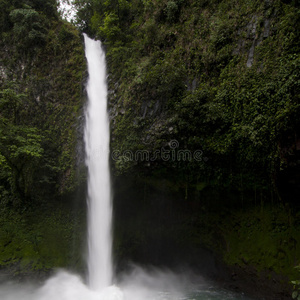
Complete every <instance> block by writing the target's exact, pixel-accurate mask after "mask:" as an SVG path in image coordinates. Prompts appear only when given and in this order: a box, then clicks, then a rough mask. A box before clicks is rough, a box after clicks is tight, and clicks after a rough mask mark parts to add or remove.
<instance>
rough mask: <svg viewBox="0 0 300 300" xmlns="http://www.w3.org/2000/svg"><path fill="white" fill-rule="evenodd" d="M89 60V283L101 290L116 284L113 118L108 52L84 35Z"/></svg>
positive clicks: (87, 135)
mask: <svg viewBox="0 0 300 300" xmlns="http://www.w3.org/2000/svg"><path fill="white" fill-rule="evenodd" d="M84 41H85V55H86V58H87V63H88V72H89V79H88V83H87V94H88V105H87V110H86V126H85V145H86V164H87V167H88V174H89V176H88V247H89V248H88V250H89V252H88V253H89V256H88V272H89V278H88V280H89V286H90V288H91V289H93V290H101V289H103V288H104V287H107V286H110V285H111V284H112V258H111V245H112V238H111V222H112V208H111V193H110V172H109V120H108V116H107V86H106V67H105V54H104V52H103V50H102V49H101V45H100V42H99V41H94V40H92V39H90V38H89V37H88V36H87V35H84Z"/></svg>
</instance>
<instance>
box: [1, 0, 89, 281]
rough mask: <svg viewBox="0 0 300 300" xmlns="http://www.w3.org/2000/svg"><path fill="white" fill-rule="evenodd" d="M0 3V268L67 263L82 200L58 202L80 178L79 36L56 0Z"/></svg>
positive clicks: (75, 244) (29, 269)
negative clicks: (76, 205)
mask: <svg viewBox="0 0 300 300" xmlns="http://www.w3.org/2000/svg"><path fill="white" fill-rule="evenodd" d="M0 8H1V9H0V10H1V12H0V35H1V42H0V49H1V53H2V54H1V61H0V74H1V76H0V85H1V90H0V224H1V225H0V245H1V246H0V268H1V269H2V268H5V269H6V270H8V273H9V274H11V275H24V274H27V273H28V274H33V272H34V271H36V272H37V273H38V272H47V271H49V270H51V269H53V268H56V267H64V266H67V265H70V264H71V262H72V263H73V265H74V266H75V265H78V264H79V261H80V250H81V241H80V236H82V235H83V230H84V228H85V226H84V219H83V218H82V217H81V218H79V217H78V216H76V214H77V213H78V214H80V212H82V207H79V208H78V212H77V213H74V212H73V211H72V210H71V209H70V208H69V207H66V206H63V205H64V203H65V202H67V199H68V198H70V195H71V193H73V196H74V195H75V194H76V189H78V187H79V185H80V184H82V183H83V182H84V181H85V168H84V166H83V163H82V160H83V155H82V154H80V151H81V148H80V147H82V145H81V144H82V137H81V131H80V128H81V126H82V121H80V120H81V119H80V117H81V116H82V107H83V95H82V82H83V76H84V72H85V59H84V51H83V47H82V39H81V35H80V33H79V31H78V30H77V29H76V28H75V27H74V26H72V25H71V24H69V23H67V22H66V21H63V20H62V19H61V18H60V16H59V14H58V12H57V2H56V0H46V1H45V0H23V1H20V0H18V1H14V0H13V1H6V0H1V1H0ZM78 141H79V142H80V143H78ZM48 211H50V212H48ZM73 218H74V219H73ZM79 224H81V229H79V228H78V227H79ZM74 232H78V236H76V237H75V236H73V234H74ZM73 248H78V251H77V252H76V251H75V252H76V254H75V252H74V251H73V250H72V249H73Z"/></svg>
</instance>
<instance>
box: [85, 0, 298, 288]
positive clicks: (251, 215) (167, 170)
mask: <svg viewBox="0 0 300 300" xmlns="http://www.w3.org/2000/svg"><path fill="white" fill-rule="evenodd" d="M171 2H172V4H171ZM132 3H133V2H132ZM127 4H128V5H127V6H126V5H125V4H124V6H123V7H121V8H120V10H119V11H118V12H116V11H114V9H113V7H111V6H103V7H101V10H100V9H98V8H97V7H93V5H91V6H89V9H91V10H92V11H93V12H94V15H93V18H92V20H91V21H90V23H88V25H87V26H88V27H89V30H91V31H92V32H93V33H94V34H95V35H97V36H98V37H99V38H101V39H102V40H103V41H104V43H105V44H106V49H107V60H108V71H109V77H108V78H109V87H110V94H109V104H110V107H109V110H110V117H111V131H112V140H111V149H112V153H113V154H115V155H113V156H112V168H113V172H114V180H115V197H114V198H115V199H114V200H115V204H116V206H115V207H116V215H117V218H116V219H117V220H119V221H116V236H117V238H116V248H117V250H118V255H120V260H121V261H122V257H125V258H128V257H129V258H130V257H134V258H135V259H136V260H138V261H143V262H145V261H147V260H150V259H152V260H153V261H155V263H156V262H158V261H159V254H160V253H161V254H162V256H163V257H164V258H166V260H168V259H169V260H170V261H169V262H170V264H172V263H173V262H174V261H176V260H179V259H178V258H179V257H184V256H185V255H184V254H183V253H184V246H185V245H187V244H189V242H190V243H191V244H189V245H192V246H188V247H189V249H202V248H205V247H206V248H209V249H210V250H211V251H213V252H214V253H217V256H218V257H219V258H220V257H221V259H222V260H223V261H224V262H226V264H229V265H237V266H238V267H237V268H241V269H242V271H241V272H243V271H245V272H246V273H247V268H248V267H249V266H250V268H252V267H253V268H254V269H255V271H254V272H255V276H256V279H255V280H259V279H258V278H259V275H258V274H260V272H261V270H267V271H266V272H267V275H266V277H268V276H270V277H272V276H273V275H272V270H273V271H275V270H276V271H275V272H276V273H280V274H281V275H282V274H283V277H284V276H288V277H289V278H294V277H295V278H296V277H297V274H296V273H295V270H294V264H295V262H293V260H292V259H289V258H288V257H292V256H293V255H296V256H297V257H299V255H298V254H296V248H297V247H298V246H295V244H297V245H298V243H299V235H298V234H295V232H296V231H297V228H298V223H297V221H296V219H297V213H295V212H296V211H298V206H297V204H296V205H295V203H296V202H295V200H294V199H296V197H291V194H292V192H290V193H286V191H287V190H289V189H290V190H291V191H292V190H293V191H295V185H294V184H293V180H294V179H295V178H298V176H297V175H296V173H297V172H298V167H296V166H298V165H299V162H296V161H298V159H297V157H298V156H297V150H296V147H295V145H296V144H295V140H297V137H298V136H299V117H298V116H299V113H300V111H299V104H298V96H297V95H298V94H299V71H297V70H298V69H299V58H298V52H299V40H300V39H299V32H298V31H297V30H296V29H295V28H296V27H297V22H299V6H298V4H297V3H296V2H293V1H280V0H274V1H273V0H271V1H260V2H259V3H258V2H257V1H234V2H228V1H180V0H178V1H177V0H174V1H167V0H163V1H159V2H156V3H150V2H147V3H146V2H143V3H139V4H137V3H136V2H134V4H132V5H131V4H130V3H129V2H127ZM135 4H136V5H135ZM171 6H172V7H173V8H174V10H171V8H170V7H171ZM175 8H176V9H175ZM104 12H105V13H104ZM89 13H90V11H89ZM109 15H110V16H112V15H113V16H115V17H116V19H114V20H112V19H109V18H108V17H107V16H109ZM116 20H117V21H116ZM109 22H110V23H109ZM108 23H109V24H110V25H112V26H113V27H110V28H108V27H107V26H106V24H108ZM112 28H113V29H112ZM188 153H192V154H195V153H196V154H197V155H196V156H192V157H191V158H189V157H188ZM198 154H199V155H198ZM195 158H197V159H195ZM287 174H289V176H288V175H287ZM129 178H130V180H129ZM283 178H285V180H283ZM133 183H134V184H133ZM294 183H295V181H294ZM289 187H290V188H289ZM281 205H283V207H284V209H283V211H284V213H283V215H281V213H280V207H281ZM150 207H151V209H150ZM291 207H292V209H291V210H290V213H289V208H291ZM137 208H138V209H137ZM135 209H137V210H138V211H139V212H140V213H141V214H142V216H141V217H137V219H138V221H136V222H137V223H134V219H135V218H131V217H130V216H132V215H133V211H134V210H135ZM144 210H145V213H144ZM194 213H195V215H194ZM122 214H124V215H126V216H127V218H126V217H124V218H125V219H122ZM147 214H149V215H151V216H152V219H154V216H155V218H157V219H155V222H151V220H150V217H149V219H148V218H147ZM288 216H290V217H291V220H293V221H292V223H291V224H292V225H291V227H290V225H288V224H289V217H288ZM279 220H282V224H281V225H280V222H279ZM118 222H120V223H118ZM133 223H134V224H133ZM179 224H180V225H179ZM266 224H268V225H266ZM283 224H285V225H283ZM151 226H153V228H151ZM177 226H178V227H177ZM129 228H131V229H132V228H138V229H137V230H136V231H134V232H133V231H130V230H129ZM183 228H184V229H183ZM221 228H225V229H224V230H223V229H221ZM288 228H289V229H288ZM291 228H293V229H291ZM127 229H128V230H127ZM172 230H173V231H172ZM177 230H178V232H182V233H183V236H184V238H186V239H185V241H186V242H187V243H186V244H185V243H184V242H183V240H181V238H178V239H176V234H175V233H174V232H176V231H177ZM181 230H182V231H181ZM294 230H296V231H294ZM292 232H293V233H292ZM118 234H119V235H118ZM286 235H289V241H287V240H286V239H285V238H284V236H286ZM118 237H119V239H118ZM180 237H182V236H181V235H180ZM267 237H268V238H267ZM149 240H150V241H151V243H149ZM164 241H167V242H165V247H163V246H161V243H164ZM285 241H286V242H287V244H288V245H289V246H287V248H285V249H286V250H284V252H285V254H283V252H282V251H281V250H280V247H281V246H282V245H283V244H285ZM295 241H297V242H296V243H295ZM149 245H152V246H151V247H150V246H149ZM170 245H171V246H170ZM183 245H184V246H183ZM276 245H277V246H276ZM278 245H280V247H278ZM252 246H253V247H252ZM188 247H187V248H188ZM166 249H168V250H166ZM172 249H177V250H178V251H177V252H176V251H174V252H173V253H172V255H174V256H173V257H172V258H171V256H172V255H171V254H170V252H171V251H172ZM241 249H242V250H241ZM287 249H290V250H287ZM175 252H176V254H175ZM196 252H197V251H196ZM189 253H191V252H189ZM199 253H200V250H199ZM288 253H289V254H288ZM291 253H293V254H291ZM151 254H153V256H151ZM168 254H170V255H168ZM176 255H178V256H176ZM191 256H192V255H191ZM191 256H189V257H191ZM195 257H197V255H196V254H195ZM274 257H276V259H274ZM297 259H298V258H297ZM125 260H126V259H125ZM195 261H197V259H195ZM279 261H281V263H279ZM197 263H199V265H200V264H201V262H200V261H198V262H197ZM197 263H196V264H197ZM268 272H270V273H268ZM270 274H271V275H270ZM255 276H254V277H255ZM254 277H253V278H254ZM285 280H286V279H285ZM287 290H288V289H285V291H287Z"/></svg>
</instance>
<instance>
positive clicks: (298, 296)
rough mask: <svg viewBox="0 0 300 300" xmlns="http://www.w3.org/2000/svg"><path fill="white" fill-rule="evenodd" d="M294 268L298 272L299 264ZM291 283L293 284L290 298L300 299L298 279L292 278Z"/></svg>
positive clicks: (299, 269)
mask: <svg viewBox="0 0 300 300" xmlns="http://www.w3.org/2000/svg"><path fill="white" fill-rule="evenodd" d="M295 269H297V270H298V271H299V272H300V265H299V266H296V267H295ZM291 283H292V284H293V286H294V291H293V293H292V298H293V299H296V300H300V280H293V281H291Z"/></svg>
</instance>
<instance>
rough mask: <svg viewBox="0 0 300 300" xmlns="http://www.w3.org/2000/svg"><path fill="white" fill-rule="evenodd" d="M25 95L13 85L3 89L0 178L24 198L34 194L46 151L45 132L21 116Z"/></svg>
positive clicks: (0, 96)
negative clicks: (41, 132) (11, 87)
mask: <svg viewBox="0 0 300 300" xmlns="http://www.w3.org/2000/svg"><path fill="white" fill-rule="evenodd" d="M25 97H26V95H24V94H17V93H16V92H15V91H14V90H12V89H10V88H8V89H5V90H3V91H1V92H0V167H1V169H2V172H1V174H0V175H1V176H0V180H1V179H2V181H3V180H6V182H8V183H9V185H10V188H11V191H12V193H13V194H14V195H15V198H17V199H19V200H21V201H24V200H26V199H28V198H30V196H31V187H32V181H33V178H34V172H35V169H36V168H37V167H38V162H39V160H40V159H41V157H42V155H43V148H42V146H41V142H42V139H43V136H42V135H41V134H39V132H38V129H37V128H35V127H32V126H26V125H24V124H22V123H21V121H20V119H19V116H20V110H21V108H22V105H23V104H24V101H22V100H23V99H24V98H25ZM1 177H2V178H1Z"/></svg>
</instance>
